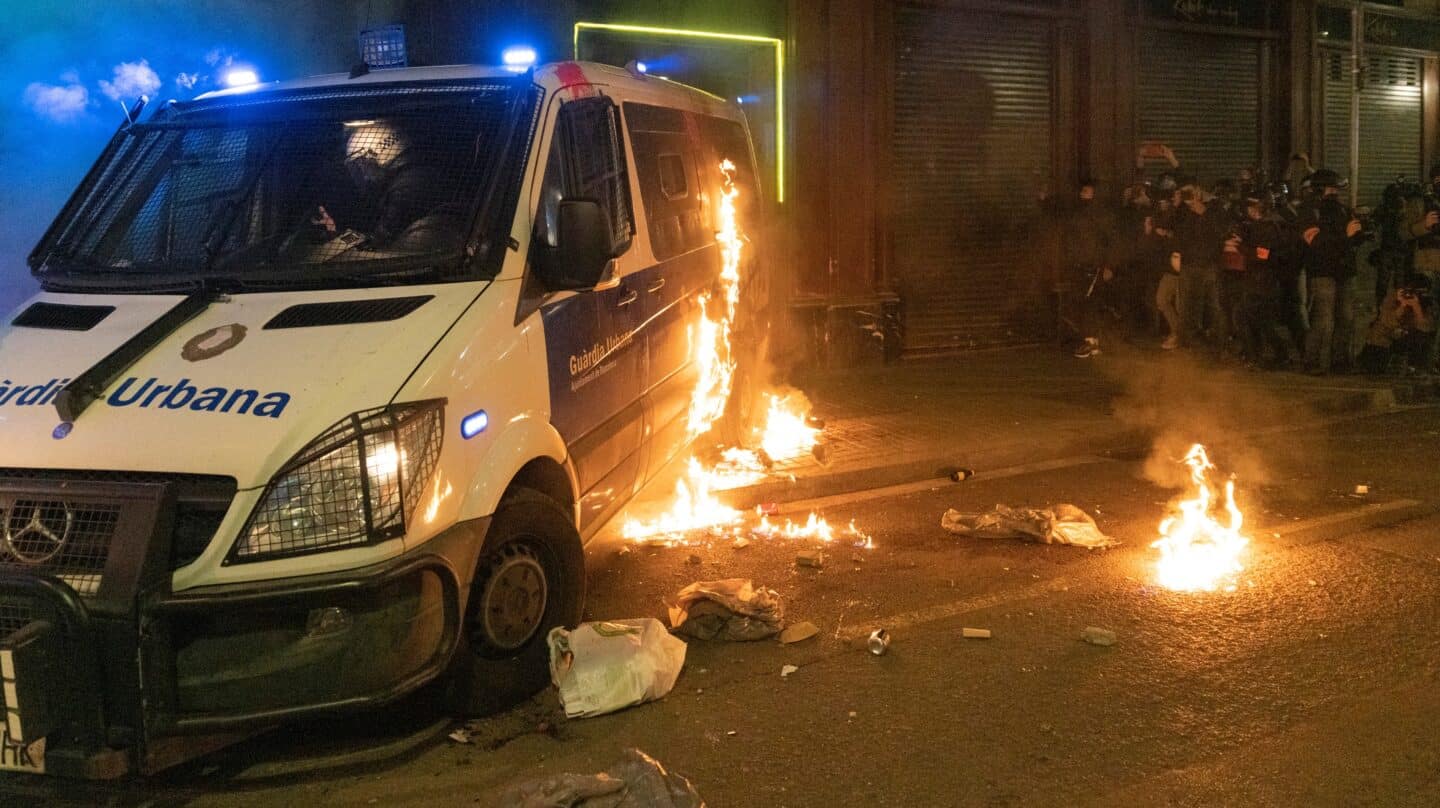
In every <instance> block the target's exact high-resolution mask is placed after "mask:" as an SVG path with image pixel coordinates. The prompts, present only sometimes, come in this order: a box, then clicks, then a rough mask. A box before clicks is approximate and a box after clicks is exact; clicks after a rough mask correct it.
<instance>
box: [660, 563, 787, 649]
mask: <svg viewBox="0 0 1440 808" xmlns="http://www.w3.org/2000/svg"><path fill="white" fill-rule="evenodd" d="M669 611H670V627H671V628H673V629H674V630H675V633H677V634H683V635H685V636H686V637H694V638H695V639H697V640H739V641H747V640H762V639H764V638H766V637H773V636H774V635H776V634H778V633H780V626H781V624H782V621H783V618H784V606H783V604H782V603H781V601H780V595H779V594H777V593H776V592H775V590H773V589H766V588H765V587H763V586H762V587H757V586H755V585H754V584H752V583H751V582H750V580H749V579H747V578H726V579H724V580H721V581H696V582H695V583H693V584H690V585H689V586H687V587H685V588H684V589H682V590H680V592H679V594H677V595H676V596H675V603H674V605H672V606H670V609H669Z"/></svg>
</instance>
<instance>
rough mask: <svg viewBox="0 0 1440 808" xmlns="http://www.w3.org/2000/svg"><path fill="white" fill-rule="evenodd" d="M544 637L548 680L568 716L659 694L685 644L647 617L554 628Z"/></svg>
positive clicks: (666, 688) (668, 684) (680, 662)
mask: <svg viewBox="0 0 1440 808" xmlns="http://www.w3.org/2000/svg"><path fill="white" fill-rule="evenodd" d="M546 639H547V641H548V642H549V644H550V681H552V682H554V683H555V687H557V688H558V689H559V690H560V703H561V705H563V706H564V707H565V715H566V716H568V717H570V718H583V717H586V716H592V715H604V714H605V713H613V712H615V711H616V710H623V709H625V708H626V707H630V706H633V705H636V704H640V703H642V702H646V701H652V700H654V699H658V698H662V697H663V696H664V695H665V694H666V693H669V692H670V688H672V687H674V686H675V680H676V679H677V678H679V676H680V669H681V668H682V667H684V665H685V643H684V642H683V641H682V640H678V639H676V638H674V637H672V636H670V633H669V632H668V631H666V630H665V626H664V625H663V624H661V622H660V621H659V620H656V619H655V618H653V617H645V618H641V619H639V620H610V621H607V622H603V623H581V624H580V625H578V626H576V627H575V630H574V631H567V630H566V629H564V628H556V629H552V630H551V631H550V635H549V637H547V638H546Z"/></svg>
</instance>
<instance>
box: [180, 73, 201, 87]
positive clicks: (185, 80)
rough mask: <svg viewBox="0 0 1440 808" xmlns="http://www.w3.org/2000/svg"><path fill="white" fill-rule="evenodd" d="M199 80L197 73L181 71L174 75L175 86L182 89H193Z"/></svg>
mask: <svg viewBox="0 0 1440 808" xmlns="http://www.w3.org/2000/svg"><path fill="white" fill-rule="evenodd" d="M199 82H200V74H199V73H181V74H180V75H178V76H176V77H175V86H176V87H179V88H180V89H182V90H193V89H195V85H196V84H198V83H199Z"/></svg>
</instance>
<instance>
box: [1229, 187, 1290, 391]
mask: <svg viewBox="0 0 1440 808" xmlns="http://www.w3.org/2000/svg"><path fill="white" fill-rule="evenodd" d="M1244 208H1245V213H1244V216H1243V218H1241V219H1240V221H1239V222H1237V223H1236V225H1235V229H1234V232H1233V234H1232V236H1231V239H1230V242H1229V243H1230V244H1233V245H1234V247H1235V252H1236V254H1237V255H1238V256H1239V257H1240V259H1241V261H1240V266H1239V270H1238V271H1233V270H1232V271H1231V272H1230V273H1229V274H1230V275H1232V276H1235V277H1233V278H1232V282H1233V283H1234V284H1235V286H1236V287H1237V288H1236V289H1235V290H1234V294H1235V299H1234V308H1233V315H1234V327H1235V336H1236V339H1237V340H1238V342H1239V345H1240V356H1241V358H1242V360H1244V361H1245V363H1246V364H1247V365H1250V366H1260V365H1269V366H1271V367H1280V366H1283V365H1285V364H1286V363H1288V362H1289V358H1290V351H1289V348H1288V346H1287V345H1286V343H1285V340H1284V339H1282V338H1281V336H1280V334H1281V329H1282V327H1283V326H1284V311H1283V304H1284V296H1283V295H1282V294H1281V281H1282V278H1283V277H1284V273H1283V271H1282V270H1281V269H1280V267H1281V265H1282V264H1284V263H1285V262H1286V261H1287V259H1288V256H1287V255H1286V253H1287V251H1288V247H1289V245H1288V244H1287V239H1286V236H1285V231H1284V228H1283V224H1284V222H1283V221H1282V220H1281V219H1280V217H1279V216H1277V215H1275V214H1274V213H1272V212H1271V211H1270V209H1269V205H1268V204H1267V201H1266V199H1265V198H1264V197H1262V196H1261V195H1260V194H1258V193H1256V194H1252V195H1251V196H1250V197H1249V198H1248V199H1246V200H1245V203H1244ZM1267 348H1268V349H1269V351H1270V355H1269V357H1268V358H1267V356H1266V349H1267Z"/></svg>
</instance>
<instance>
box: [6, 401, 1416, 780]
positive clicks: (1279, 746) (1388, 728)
mask: <svg viewBox="0 0 1440 808" xmlns="http://www.w3.org/2000/svg"><path fill="white" fill-rule="evenodd" d="M1200 437H1205V436H1200ZM1212 448H1213V450H1214V451H1213V452H1212V458H1213V459H1214V460H1215V461H1216V463H1217V465H1219V466H1220V468H1221V469H1222V470H1235V471H1237V473H1238V474H1239V475H1240V476H1239V478H1238V481H1237V485H1238V490H1239V494H1240V501H1241V505H1242V508H1243V509H1244V510H1245V512H1246V515H1247V532H1248V533H1249V535H1251V536H1252V538H1253V543H1252V548H1251V550H1250V552H1249V554H1248V556H1247V557H1246V559H1245V567H1246V568H1245V571H1244V572H1243V573H1242V574H1241V575H1240V576H1239V577H1238V579H1237V580H1236V582H1235V583H1236V586H1235V588H1234V590H1233V591H1221V592H1215V593H1200V594H1193V593H1184V594H1182V593H1174V592H1169V591H1167V590H1164V589H1161V588H1159V587H1158V586H1156V585H1155V584H1154V583H1153V579H1154V560H1155V555H1154V551H1153V550H1152V549H1151V548H1150V547H1149V542H1150V541H1151V540H1152V539H1153V538H1154V535H1155V528H1156V524H1157V523H1158V521H1159V520H1160V518H1161V516H1162V515H1163V513H1164V511H1165V504H1166V502H1167V500H1169V499H1170V497H1171V496H1172V495H1173V494H1174V493H1176V491H1174V490H1171V489H1167V488H1165V487H1162V486H1159V485H1156V484H1155V483H1154V482H1151V481H1150V479H1147V477H1146V470H1147V469H1149V470H1150V477H1152V478H1160V477H1164V476H1166V475H1174V474H1175V471H1176V469H1175V468H1174V467H1172V466H1171V464H1170V462H1169V461H1170V460H1171V459H1173V457H1177V456H1178V455H1176V454H1174V453H1173V446H1172V445H1170V444H1167V446H1166V448H1165V450H1164V451H1162V452H1161V453H1160V455H1159V456H1158V457H1156V458H1141V457H1135V458H1070V459H1060V460H1061V462H1059V463H1057V464H1055V467H1052V468H1032V469H1028V470H1027V469H1016V470H1010V471H1008V472H1005V473H999V471H998V470H988V473H987V470H981V471H982V474H981V475H980V476H978V477H976V478H974V479H972V480H970V481H967V482H964V483H958V484H950V483H947V484H943V485H939V484H936V485H935V486H910V487H909V488H908V489H904V490H900V491H895V490H891V491H880V492H870V493H868V494H864V495H859V496H855V497H848V498H843V499H842V500H840V501H832V502H829V503H826V506H825V515H826V516H827V517H828V518H830V519H831V520H832V521H836V522H840V523H844V522H847V521H849V520H850V519H854V520H855V522H856V524H857V525H858V526H860V527H861V528H863V529H865V530H866V531H868V532H869V533H871V534H872V535H873V537H874V541H875V544H876V547H875V548H874V549H871V550H856V549H852V548H851V547H848V546H832V547H830V548H827V549H828V551H829V554H830V561H829V563H828V564H827V566H825V567H824V568H823V569H820V570H813V569H807V568H800V567H797V566H796V565H795V563H794V557H795V553H796V551H797V550H798V549H804V548H805V547H807V546H809V545H807V544H805V543H803V542H785V541H770V542H765V541H759V542H754V543H752V544H751V545H750V546H748V547H746V548H744V549H735V548H734V547H733V546H732V545H731V544H730V543H729V542H728V541H717V542H714V543H713V544H711V545H708V546H707V545H705V544H703V543H702V544H700V545H699V546H696V547H693V548H669V549H666V548H639V549H635V550H633V551H630V552H628V553H624V554H621V553H619V552H617V549H616V547H615V546H614V545H609V544H602V545H599V546H596V547H594V548H592V552H591V558H590V563H591V567H592V574H591V581H590V591H591V598H590V601H589V604H588V607H587V613H588V615H589V616H590V617H591V618H596V619H603V618H619V617H636V616H655V617H661V616H662V615H663V614H664V605H663V604H664V601H665V599H666V598H667V597H668V596H671V595H673V594H674V593H675V592H676V591H678V590H679V589H680V588H681V587H682V586H684V585H685V584H687V583H689V582H690V581H693V580H697V579H707V578H723V577H734V576H741V577H748V578H752V579H754V580H755V581H756V582H757V583H759V584H763V585H766V586H770V587H773V588H775V589H776V590H778V591H779V592H780V593H781V595H782V596H783V597H784V598H785V604H786V613H787V618H788V620H789V621H791V622H794V621H800V620H809V621H812V622H813V623H815V624H816V625H817V626H819V627H820V629H821V634H820V636H819V637H817V638H815V639H812V640H809V641H807V642H804V643H800V644H797V645H792V646H781V645H779V644H778V643H775V642H771V641H762V642H757V643H746V644H726V643H702V642H692V643H691V644H690V646H689V651H688V659H687V662H686V666H685V670H684V672H683V674H682V675H681V677H680V680H679V682H678V684H677V685H676V688H675V690H674V691H673V692H672V693H671V694H670V695H669V696H668V697H666V698H665V699H664V700H663V701H660V702H657V703H653V704H646V705H642V706H639V707H636V708H633V709H630V710H626V711H624V712H621V713H617V714H614V715H610V716H603V717H598V718H591V719H582V720H572V721H567V720H566V719H564V718H563V714H562V713H560V711H559V708H558V706H557V704H556V702H555V700H554V697H553V696H552V695H550V694H544V695H542V696H541V697H538V698H537V699H536V700H534V701H532V702H531V703H529V704H527V705H524V706H522V707H520V708H518V709H516V710H514V711H512V712H510V713H508V714H505V715H501V716H497V717H494V718H491V719H487V720H485V721H482V722H479V723H478V724H476V725H475V727H474V729H475V738H474V743H471V744H457V743H454V742H452V741H450V740H447V739H446V737H445V732H447V731H448V730H450V729H453V725H451V724H448V723H447V722H446V721H445V719H444V717H443V716H441V715H439V714H438V713H437V712H436V711H435V710H434V709H433V708H432V707H430V706H429V705H428V703H427V701H426V700H425V699H424V698H419V699H415V700H412V701H411V702H409V703H407V704H406V705H403V707H401V708H397V709H393V710H390V711H387V712H386V713H384V714H381V715H375V716H367V717H364V718H361V719H357V720H354V721H349V722H344V723H338V724H327V725H312V726H307V727H299V728H293V727H292V728H286V729H282V730H277V731H274V732H271V733H268V734H266V735H263V736H260V737H257V738H255V739H254V740H252V741H249V742H247V743H245V744H242V745H240V746H238V747H234V748H232V749H230V750H227V751H225V752H222V753H219V754H216V755H212V756H210V757H207V758H205V759H202V760H200V761H197V762H195V763H193V764H190V765H187V766H185V767H182V768H180V769H178V770H175V771H173V772H170V773H168V774H166V775H164V776H162V777H159V778H156V779H154V780H152V781H150V782H147V783H142V784H130V785H127V786H121V787H114V786H109V787H92V786H82V785H77V784H56V783H54V782H53V781H41V780H30V779H27V780H15V779H13V778H12V779H10V780H7V781H5V783H4V786H5V787H6V788H7V789H8V793H9V794H10V797H9V799H8V800H7V804H23V803H24V802H26V801H30V800H35V801H39V800H45V801H47V802H51V803H66V802H69V803H73V804H95V803H97V802H102V803H111V804H154V805H197V806H232V805H233V806H272V805H274V806H280V805H296V804H304V803H309V804H315V805H321V804H324V805H370V804H378V805H402V806H410V805H416V806H419V805H426V806H441V805H472V804H479V805H487V804H492V801H493V799H492V798H493V795H494V794H495V792H496V790H497V788H498V787H499V786H500V785H502V784H505V783H507V782H510V781H513V780H515V779H516V778H530V777H534V776H539V775H546V774H552V773H557V772H566V771H570V772H591V771H598V770H601V769H603V768H605V767H606V766H608V765H609V764H610V763H611V762H613V761H614V760H615V758H616V757H617V756H618V755H619V754H620V753H621V752H622V750H624V749H625V748H626V747H631V746H634V747H638V748H640V749H643V750H644V751H646V752H648V753H649V754H651V755H653V756H654V757H656V758H658V759H659V760H660V761H661V762H663V763H664V764H665V765H666V766H667V767H669V768H671V769H673V770H675V771H678V772H680V773H683V774H684V775H686V776H687V777H689V778H690V779H691V780H692V781H693V782H694V784H695V786H696V788H697V789H698V790H699V792H700V793H701V794H702V795H703V796H704V797H705V799H706V801H707V802H708V804H710V805H712V806H732V805H736V806H738V805H752V806H811V805H816V806H819V805H824V806H832V805H833V806H839V805H845V806H850V805H856V806H862V805H863V806H870V805H904V806H921V805H925V806H928V805H937V806H939V805H992V806H993V805H1090V804H1093V805H1127V806H1128V805H1261V806H1263V805H1277V806H1281V805H1284V806H1289V805H1347V806H1348V805H1387V806H1389V805H1417V806H1418V805H1436V804H1440V746H1437V745H1436V743H1435V732H1434V727H1435V726H1437V725H1440V518H1437V517H1436V516H1434V515H1433V514H1434V513H1435V510H1434V509H1433V507H1432V506H1436V505H1440V496H1437V490H1440V489H1437V485H1436V483H1437V481H1440V466H1437V462H1436V461H1437V458H1440V411H1436V410H1432V409H1422V410H1415V411H1410V412H1405V413H1400V414H1393V415H1387V416H1380V417H1372V418H1364V419H1358V420H1347V421H1336V422H1333V423H1330V424H1326V425H1320V426H1312V427H1306V428H1300V429H1292V430H1289V431H1283V432H1278V431H1277V432H1272V433H1269V434H1266V435H1264V436H1261V437H1258V438H1252V439H1248V440H1243V441H1241V440H1236V441H1234V442H1233V443H1232V444H1230V445H1226V444H1218V445H1214V446H1212ZM1357 484H1364V485H1368V486H1369V493H1368V494H1367V495H1365V496H1363V497H1359V496H1355V495H1354V493H1353V492H1354V487H1355V486H1356V485H1357ZM997 502H1004V503H1009V504H1015V505H1045V504H1049V503H1052V502H1071V503H1074V504H1076V505H1078V506H1080V507H1082V508H1084V509H1086V510H1087V511H1089V512H1091V513H1093V514H1095V515H1096V517H1097V519H1098V520H1099V522H1100V525H1101V526H1102V528H1103V529H1104V530H1105V531H1106V532H1108V533H1110V534H1111V535H1114V536H1116V537H1118V538H1120V539H1122V540H1123V541H1124V544H1123V545H1122V546H1120V547H1118V548H1116V549H1113V550H1109V551H1086V550H1083V549H1077V548H1071V547H1062V546H1046V545H1034V544H1024V543H1020V542H1013V541H998V540H980V539H967V538H958V537H954V536H951V535H950V534H948V533H946V532H945V531H943V530H941V528H940V527H939V522H940V516H941V514H942V513H943V512H944V511H945V509H946V508H948V507H955V508H958V509H961V510H983V509H985V508H987V507H989V506H990V505H993V504H995V503H997ZM692 554H693V555H696V556H699V562H700V563H698V564H696V563H693V562H692V560H691V558H690V556H691V555H692ZM873 625H883V626H886V627H887V628H889V629H890V631H891V633H892V636H893V644H892V646H891V650H890V653H888V654H887V655H885V656H882V657H875V656H871V655H869V654H867V653H866V652H864V651H863V650H859V649H857V648H856V646H855V643H854V642H853V641H852V640H851V638H852V637H854V636H856V635H862V634H864V633H865V632H866V630H868V628H869V627H870V626H873ZM1086 626H1100V627H1104V628H1108V629H1111V630H1113V631H1114V632H1115V633H1116V634H1117V635H1118V642H1117V643H1116V644H1115V645H1114V646H1112V647H1108V648H1103V647H1096V646H1092V645H1087V644H1086V643H1084V642H1082V641H1081V640H1080V635H1081V632H1082V630H1083V629H1084V628H1085V627H1086ZM963 627H977V628H987V629H990V630H991V631H992V632H993V638H992V639H989V640H966V639H962V638H961V629H962V628H963ZM787 664H788V665H795V666H798V668H799V670H798V671H797V672H795V673H794V674H792V675H790V676H788V677H786V678H783V679H782V678H781V676H780V670H781V667H782V666H784V665H787Z"/></svg>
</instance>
